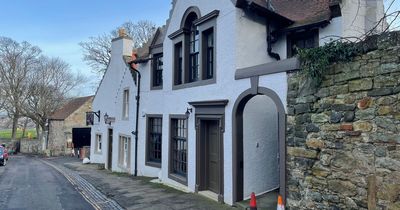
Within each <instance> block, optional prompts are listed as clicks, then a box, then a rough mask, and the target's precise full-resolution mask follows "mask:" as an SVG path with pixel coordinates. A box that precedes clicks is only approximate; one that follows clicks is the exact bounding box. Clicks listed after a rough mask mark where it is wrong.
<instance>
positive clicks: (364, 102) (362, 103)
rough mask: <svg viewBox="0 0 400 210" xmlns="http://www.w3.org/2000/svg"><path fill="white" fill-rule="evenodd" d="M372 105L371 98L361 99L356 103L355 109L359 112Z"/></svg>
mask: <svg viewBox="0 0 400 210" xmlns="http://www.w3.org/2000/svg"><path fill="white" fill-rule="evenodd" d="M371 104H372V99H371V98H369V97H368V98H363V99H361V100H360V101H359V102H358V103H357V107H358V108H359V109H361V110H364V109H367V108H368V107H369V106H371Z"/></svg>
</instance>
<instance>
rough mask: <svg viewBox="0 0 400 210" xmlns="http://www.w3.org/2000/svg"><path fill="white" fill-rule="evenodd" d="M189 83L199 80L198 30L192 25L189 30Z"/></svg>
mask: <svg viewBox="0 0 400 210" xmlns="http://www.w3.org/2000/svg"><path fill="white" fill-rule="evenodd" d="M189 47H190V54H189V82H195V81H197V80H199V30H198V29H197V26H195V25H194V24H192V25H191V29H190V41H189Z"/></svg>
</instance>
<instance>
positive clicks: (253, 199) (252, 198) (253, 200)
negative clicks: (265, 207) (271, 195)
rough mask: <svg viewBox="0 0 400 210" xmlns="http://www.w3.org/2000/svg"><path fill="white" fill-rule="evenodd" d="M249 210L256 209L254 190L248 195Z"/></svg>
mask: <svg viewBox="0 0 400 210" xmlns="http://www.w3.org/2000/svg"><path fill="white" fill-rule="evenodd" d="M250 210H257V201H256V195H255V194H254V192H252V193H251V196H250Z"/></svg>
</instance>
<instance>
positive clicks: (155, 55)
mask: <svg viewBox="0 0 400 210" xmlns="http://www.w3.org/2000/svg"><path fill="white" fill-rule="evenodd" d="M152 56H153V59H152V63H151V75H150V84H151V85H150V89H151V90H160V89H162V88H163V83H164V81H163V80H164V75H163V74H164V61H163V60H164V55H163V53H162V52H157V53H153V55H152ZM159 58H161V59H162V61H161V62H163V65H162V68H161V70H160V69H158V68H157V67H159V66H158V59H159ZM157 71H160V72H161V79H160V80H161V81H160V84H156V82H155V81H156V79H157Z"/></svg>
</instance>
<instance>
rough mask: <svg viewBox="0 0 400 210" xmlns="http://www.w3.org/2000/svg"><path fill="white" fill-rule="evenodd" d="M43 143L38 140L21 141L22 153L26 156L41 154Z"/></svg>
mask: <svg viewBox="0 0 400 210" xmlns="http://www.w3.org/2000/svg"><path fill="white" fill-rule="evenodd" d="M40 149H41V142H40V141H39V140H37V139H21V140H20V152H22V153H26V154H39V152H40Z"/></svg>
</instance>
